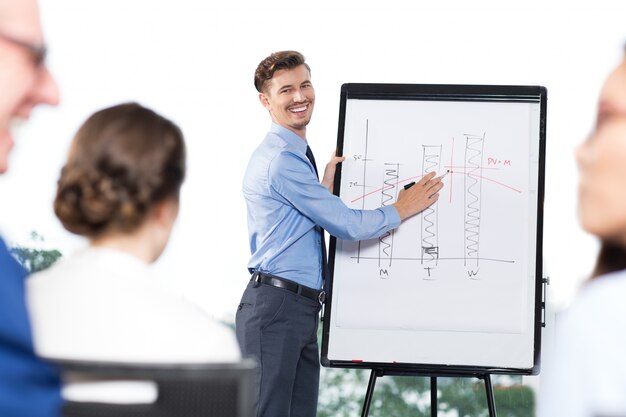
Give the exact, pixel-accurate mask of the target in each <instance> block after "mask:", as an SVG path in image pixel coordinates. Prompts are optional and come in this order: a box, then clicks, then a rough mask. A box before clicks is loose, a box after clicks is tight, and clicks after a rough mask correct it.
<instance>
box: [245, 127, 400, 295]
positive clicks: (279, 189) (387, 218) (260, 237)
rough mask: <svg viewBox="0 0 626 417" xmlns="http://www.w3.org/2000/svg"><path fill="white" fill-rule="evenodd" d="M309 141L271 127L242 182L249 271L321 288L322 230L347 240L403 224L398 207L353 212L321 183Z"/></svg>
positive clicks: (376, 235)
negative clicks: (307, 151) (308, 155)
mask: <svg viewBox="0 0 626 417" xmlns="http://www.w3.org/2000/svg"><path fill="white" fill-rule="evenodd" d="M306 148H307V142H306V140H305V139H302V138H301V137H300V136H298V135H297V134H295V133H294V132H292V131H291V130H289V129H286V128H284V127H282V126H279V125H277V124H275V123H272V126H271V130H270V132H269V133H268V134H267V136H266V137H265V140H264V141H263V142H262V143H261V145H260V146H259V147H258V148H257V149H256V150H255V151H254V153H253V154H252V157H251V159H250V162H249V164H248V169H247V170H246V174H245V176H244V180H243V194H244V197H245V199H246V204H247V207H248V234H249V240H250V251H251V253H252V257H251V258H250V261H249V262H248V269H249V270H259V271H262V272H266V273H270V274H273V275H277V276H279V277H282V278H286V279H289V280H291V281H295V282H297V283H299V284H301V285H305V286H307V287H310V288H315V289H320V288H321V287H322V259H321V257H322V253H321V241H320V239H321V234H320V233H319V231H318V230H317V229H316V228H315V226H316V225H319V226H321V227H322V228H323V229H325V230H326V231H328V233H330V234H331V235H333V236H335V237H337V238H340V239H344V240H365V239H372V238H375V237H378V236H380V235H382V234H383V233H385V232H386V231H388V230H391V229H394V228H396V227H398V226H399V225H400V216H399V215H398V212H397V210H396V209H395V207H393V206H385V207H381V208H379V209H376V210H353V209H350V208H348V207H347V206H346V205H345V204H344V202H343V201H341V199H340V198H339V197H337V196H335V195H333V194H332V193H330V192H329V191H328V189H327V188H326V187H325V186H323V185H322V184H320V182H319V180H318V179H317V175H316V174H315V170H314V169H313V165H311V162H309V160H308V158H307V157H306Z"/></svg>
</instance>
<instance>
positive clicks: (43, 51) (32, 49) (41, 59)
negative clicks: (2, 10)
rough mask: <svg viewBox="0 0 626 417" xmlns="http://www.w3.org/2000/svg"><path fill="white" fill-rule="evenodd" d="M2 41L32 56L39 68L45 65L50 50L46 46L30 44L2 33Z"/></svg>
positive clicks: (0, 33) (0, 37)
mask: <svg viewBox="0 0 626 417" xmlns="http://www.w3.org/2000/svg"><path fill="white" fill-rule="evenodd" d="M0 39H2V40H4V41H6V42H10V43H12V44H13V45H17V46H19V47H20V48H23V49H25V50H26V51H27V52H28V54H29V55H30V56H31V58H32V60H33V64H35V66H36V67H38V68H39V67H41V66H43V65H44V63H45V61H46V55H47V54H48V48H46V46H45V45H35V44H32V43H30V42H26V41H23V40H20V39H16V38H14V37H13V36H11V35H7V34H5V33H2V32H0Z"/></svg>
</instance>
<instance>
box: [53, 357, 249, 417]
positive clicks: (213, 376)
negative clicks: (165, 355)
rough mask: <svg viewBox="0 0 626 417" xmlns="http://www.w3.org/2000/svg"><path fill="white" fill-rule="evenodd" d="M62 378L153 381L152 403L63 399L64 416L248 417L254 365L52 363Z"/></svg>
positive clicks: (238, 363) (68, 379) (240, 363)
mask: <svg viewBox="0 0 626 417" xmlns="http://www.w3.org/2000/svg"><path fill="white" fill-rule="evenodd" d="M54 362H55V363H56V364H57V365H58V366H59V368H60V370H61V373H62V375H63V378H64V380H65V381H70V380H71V381H77V380H78V381H131V382H132V381H152V383H153V384H154V385H156V391H157V392H156V400H155V401H154V402H151V403H147V404H146V403H140V404H134V403H123V404H120V403H110V402H108V401H107V402H100V401H93V400H92V401H88V402H83V401H76V400H66V403H65V406H64V413H63V415H64V416H65V417H252V416H253V415H254V411H255V405H256V391H257V390H256V388H255V387H256V363H255V362H254V361H253V360H250V359H245V360H243V361H241V362H235V363H215V364H137V363H135V364H129V363H109V362H84V361H74V360H72V361H68V360H63V361H54Z"/></svg>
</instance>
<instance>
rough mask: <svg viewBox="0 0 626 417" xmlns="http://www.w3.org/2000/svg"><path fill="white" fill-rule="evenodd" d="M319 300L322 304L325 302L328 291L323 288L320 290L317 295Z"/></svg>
mask: <svg viewBox="0 0 626 417" xmlns="http://www.w3.org/2000/svg"><path fill="white" fill-rule="evenodd" d="M317 301H319V303H320V304H324V301H326V291H324V290H322V291H320V292H319V294H318V295H317Z"/></svg>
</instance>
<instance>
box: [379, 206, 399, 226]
mask: <svg viewBox="0 0 626 417" xmlns="http://www.w3.org/2000/svg"><path fill="white" fill-rule="evenodd" d="M380 209H381V210H382V211H383V213H385V216H387V218H388V219H389V226H391V228H392V229H395V228H396V227H398V226H400V223H402V220H400V214H398V210H396V208H395V207H394V206H384V207H381V208H380Z"/></svg>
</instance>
